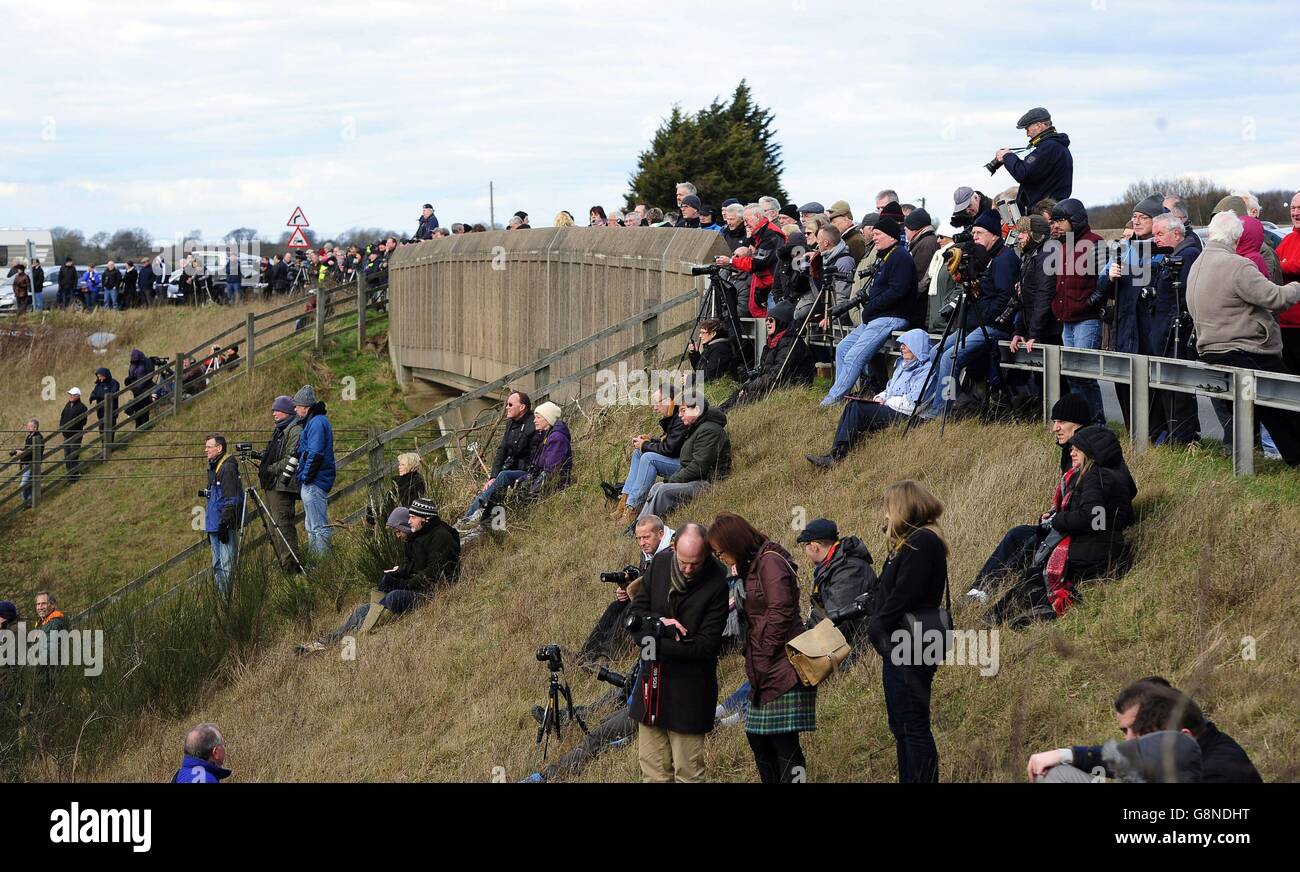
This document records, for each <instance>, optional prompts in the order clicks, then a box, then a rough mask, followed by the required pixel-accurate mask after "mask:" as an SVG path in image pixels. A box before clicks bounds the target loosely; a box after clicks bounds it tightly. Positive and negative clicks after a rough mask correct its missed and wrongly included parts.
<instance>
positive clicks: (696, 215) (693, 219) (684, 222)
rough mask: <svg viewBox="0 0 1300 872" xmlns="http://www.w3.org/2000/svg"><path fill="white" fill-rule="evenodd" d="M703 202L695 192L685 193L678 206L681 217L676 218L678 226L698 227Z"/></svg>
mask: <svg viewBox="0 0 1300 872" xmlns="http://www.w3.org/2000/svg"><path fill="white" fill-rule="evenodd" d="M703 205H704V203H703V202H701V201H700V198H699V197H697V196H696V195H695V194H687V195H686V196H685V197H682V202H681V204H680V208H681V210H682V217H681V218H680V219H679V220H678V222H677V226H678V227H699V226H700V207H701V206H703Z"/></svg>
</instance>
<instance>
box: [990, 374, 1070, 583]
mask: <svg viewBox="0 0 1300 872" xmlns="http://www.w3.org/2000/svg"><path fill="white" fill-rule="evenodd" d="M1091 423H1092V408H1091V407H1090V406H1089V405H1088V401H1087V400H1086V399H1085V398H1084V397H1083V395H1082V394H1065V395H1064V396H1062V397H1061V398H1060V399H1059V400H1057V401H1056V405H1054V406H1052V418H1051V422H1050V424H1049V429H1050V430H1051V433H1052V436H1053V437H1054V438H1055V439H1056V444H1057V445H1059V446H1060V447H1061V471H1060V475H1061V476H1062V477H1064V476H1065V474H1066V473H1068V472H1069V471H1070V468H1071V466H1072V465H1073V463H1072V461H1071V460H1070V444H1069V443H1070V439H1071V438H1072V437H1073V436H1074V434H1075V433H1076V432H1078V431H1079V430H1080V429H1081V428H1083V427H1086V426H1088V425H1089V424H1091ZM1062 481H1064V479H1063V478H1062ZM1060 487H1061V484H1059V483H1058V492H1057V498H1059V496H1060V490H1059V489H1060ZM1053 505H1054V506H1055V502H1054V503H1053ZM1054 513H1055V508H1052V509H1049V510H1048V511H1046V512H1044V513H1043V514H1042V515H1041V516H1040V517H1039V520H1038V523H1036V524H1021V525H1019V526H1016V527H1012V528H1011V529H1010V530H1008V531H1007V532H1006V534H1005V535H1004V536H1003V537H1002V541H1001V542H999V543H998V547H997V548H995V549H993V553H992V554H991V555H990V556H989V559H988V560H986V561H985V562H984V566H983V568H982V569H980V571H979V574H977V575H976V576H975V582H974V584H972V585H971V589H970V590H969V591H967V593H966V595H967V596H968V597H970V598H971V599H973V600H978V601H979V602H987V601H988V598H989V594H990V593H991V592H992V590H993V588H994V587H995V586H996V585H997V584H998V583H999V582H1000V581H1002V580H1003V579H1004V578H1005V577H1006V576H1007V575H1008V574H1010V573H1017V574H1018V573H1021V572H1023V571H1024V570H1025V569H1026V568H1028V566H1029V563H1030V562H1031V560H1032V559H1033V556H1034V552H1035V551H1036V550H1037V548H1038V545H1039V543H1041V542H1042V540H1043V538H1044V537H1045V536H1046V535H1047V530H1046V529H1045V528H1044V524H1045V523H1046V522H1049V521H1050V520H1051V518H1052V515H1053V514H1054Z"/></svg>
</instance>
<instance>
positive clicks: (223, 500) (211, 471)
mask: <svg viewBox="0 0 1300 872" xmlns="http://www.w3.org/2000/svg"><path fill="white" fill-rule="evenodd" d="M243 501H244V489H243V487H242V486H241V485H240V482H239V461H238V460H236V459H235V458H233V457H231V456H230V455H229V454H228V453H227V454H223V455H222V456H221V457H219V458H217V462H216V463H211V462H210V463H208V506H207V512H206V513H205V514H204V516H203V532H205V533H215V532H217V531H218V529H220V527H221V526H222V525H223V524H224V525H225V527H226V529H227V530H234V529H235V528H236V527H238V526H239V514H240V513H239V508H240V504H242V503H243Z"/></svg>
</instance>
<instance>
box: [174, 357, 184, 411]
mask: <svg viewBox="0 0 1300 872" xmlns="http://www.w3.org/2000/svg"><path fill="white" fill-rule="evenodd" d="M172 372H174V373H175V374H176V390H174V391H172V414H173V415H179V414H180V413H181V400H182V399H184V397H185V354H184V352H180V351H178V352H176V368H175V369H174V370H172Z"/></svg>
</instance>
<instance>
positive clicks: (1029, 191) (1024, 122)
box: [990, 106, 1074, 215]
mask: <svg viewBox="0 0 1300 872" xmlns="http://www.w3.org/2000/svg"><path fill="white" fill-rule="evenodd" d="M1016 129H1017V130H1023V131H1024V132H1025V136H1028V137H1029V146H1030V148H1031V149H1032V151H1030V152H1029V154H1027V155H1025V156H1024V157H1021V156H1020V155H1018V154H1016V153H1015V152H1014V151H1012V150H1011V149H1009V148H999V149H998V151H997V154H995V155H994V156H993V161H992V163H991V164H990V166H994V165H1000V166H1003V167H1005V168H1006V171H1007V172H1008V173H1010V174H1011V178H1013V179H1015V180H1016V181H1017V182H1018V183H1019V184H1020V190H1019V191H1018V192H1017V194H1016V207H1017V208H1019V209H1020V214H1021V215H1028V214H1029V210H1030V209H1031V208H1032V207H1033V205H1034V204H1035V203H1037V202H1038V201H1039V200H1042V199H1043V198H1044V197H1051V198H1052V199H1053V200H1058V201H1059V200H1064V199H1066V198H1067V197H1069V196H1070V193H1071V192H1072V191H1073V190H1074V156H1073V155H1071V154H1070V137H1068V136H1066V135H1065V134H1064V133H1058V132H1057V130H1056V128H1055V127H1053V126H1052V116H1051V115H1050V114H1049V113H1048V111H1047V110H1046V109H1044V108H1043V107H1041V106H1037V107H1035V108H1033V109H1030V110H1029V111H1028V112H1026V113H1025V114H1024V115H1022V116H1020V120H1019V121H1017V122H1016ZM994 171H995V172H996V166H994Z"/></svg>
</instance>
